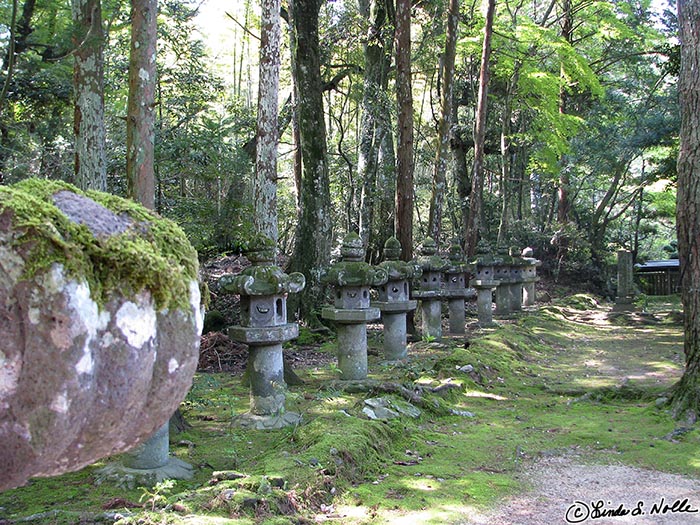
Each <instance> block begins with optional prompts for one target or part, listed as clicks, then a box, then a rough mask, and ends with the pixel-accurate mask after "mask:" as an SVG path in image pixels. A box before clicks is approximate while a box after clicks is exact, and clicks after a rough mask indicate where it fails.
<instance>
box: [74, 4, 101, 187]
mask: <svg viewBox="0 0 700 525" xmlns="http://www.w3.org/2000/svg"><path fill="white" fill-rule="evenodd" d="M72 15H73V23H74V24H75V32H74V35H73V44H74V46H75V47H76V50H75V53H74V60H75V62H74V66H73V91H74V97H75V106H74V118H73V127H74V132H75V181H76V184H77V185H78V186H79V187H80V188H82V189H88V188H90V189H96V190H101V191H106V190H107V156H106V153H105V120H104V59H103V51H104V30H103V27H102V6H101V4H100V0H72Z"/></svg>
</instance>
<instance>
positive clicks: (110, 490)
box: [0, 296, 700, 525]
mask: <svg viewBox="0 0 700 525" xmlns="http://www.w3.org/2000/svg"><path fill="white" fill-rule="evenodd" d="M677 307H678V305H677V302H676V303H674V302H673V301H672V300H671V299H670V298H667V299H663V300H661V301H659V300H647V301H646V304H645V305H642V306H640V310H639V311H638V312H636V313H632V314H622V315H611V313H610V308H609V306H607V307H606V306H604V305H600V304H598V303H597V301H595V300H593V299H592V298H590V297H582V296H574V297H571V298H568V299H566V300H563V301H561V302H558V303H555V304H553V305H550V306H545V307H541V308H539V309H537V310H534V311H529V312H524V313H522V314H519V315H518V316H517V317H516V318H514V319H510V320H508V321H504V322H502V323H501V325H500V326H499V327H498V328H495V329H488V330H476V329H474V330H472V331H471V332H470V333H469V335H468V336H467V339H466V340H465V339H464V338H460V339H449V338H447V339H446V340H444V341H443V343H442V344H437V343H427V342H419V343H414V344H412V345H411V348H410V359H409V360H408V362H406V363H402V364H398V365H396V364H386V363H382V362H381V359H380V357H377V356H374V357H372V358H371V361H370V370H371V376H372V379H373V380H374V382H373V383H371V384H370V385H364V386H362V385H359V386H357V385H356V386H355V387H353V388H344V387H343V384H342V383H340V382H338V381H337V371H336V370H335V369H334V367H333V366H330V367H324V368H319V369H311V370H306V371H300V375H302V377H303V378H304V380H305V384H304V385H302V386H299V387H294V388H293V389H292V392H291V393H290V396H289V399H288V402H287V408H288V409H289V410H294V411H295V412H300V413H302V414H303V415H304V422H303V424H302V425H300V426H298V427H296V428H291V429H285V430H279V431H274V432H267V433H265V432H258V431H248V430H240V429H236V428H232V427H231V426H230V421H231V419H232V417H233V416H234V415H235V414H237V413H240V412H243V411H245V410H246V409H247V407H248V391H247V389H246V388H245V387H243V386H241V384H240V379H239V378H235V377H231V376H228V375H225V374H202V375H198V376H197V378H196V381H195V385H194V387H193V389H192V391H191V392H190V394H189V396H188V398H187V400H186V401H185V403H184V404H183V407H182V408H183V411H184V414H185V416H186V418H187V420H188V421H189V422H190V423H191V424H192V428H191V429H190V430H188V431H186V432H184V433H182V434H179V435H177V436H173V443H172V452H173V453H174V454H176V455H178V456H180V457H181V458H182V459H184V460H186V461H188V462H190V463H192V464H194V465H195V466H197V474H196V476H195V478H194V479H193V480H192V481H180V482H177V483H172V484H168V483H166V484H164V485H161V486H156V487H154V488H149V489H146V488H138V487H137V488H134V489H122V488H116V487H114V486H107V485H100V486H95V485H94V484H93V481H94V477H95V471H96V469H97V468H99V466H100V465H95V466H93V467H90V468H87V469H85V470H83V471H81V472H78V473H74V474H69V475H65V476H62V477H60V478H53V479H38V480H34V481H33V482H32V483H31V484H30V485H29V486H27V487H24V488H21V489H16V490H13V491H9V492H6V493H3V494H0V523H21V521H19V520H21V519H23V518H26V517H27V516H33V519H32V521H31V522H32V523H57V524H64V523H65V524H68V523H71V524H73V523H96V522H106V523H112V522H115V521H116V522H117V523H120V524H144V525H148V524H161V523H162V524H165V523H172V524H177V523H196V524H203V525H206V524H224V523H227V524H247V523H270V524H278V523H279V524H282V523H314V522H318V521H330V522H335V523H350V524H361V523H378V524H381V523H387V524H389V523H392V524H395V523H411V524H413V523H434V524H442V523H465V522H468V519H469V516H470V515H472V514H474V513H478V512H481V511H483V510H484V509H488V508H489V507H490V506H492V505H493V504H495V503H496V502H497V500H498V499H499V498H502V497H503V496H506V495H508V494H513V493H516V492H518V491H521V490H524V489H525V488H526V487H523V486H522V485H521V481H519V479H521V478H520V477H519V476H518V473H519V472H520V471H521V470H522V469H523V467H524V466H525V465H527V464H529V463H530V462H532V461H536V460H537V459H538V458H540V457H543V456H545V457H546V456H552V455H559V454H567V453H571V452H576V453H577V454H578V455H580V456H581V457H582V458H583V459H584V460H585V461H588V462H591V463H611V462H613V463H623V464H629V465H635V466H642V467H647V468H651V469H658V470H663V471H667V472H675V473H682V474H688V475H692V476H698V475H700V433H699V432H698V431H697V430H696V429H695V428H694V427H689V428H685V426H684V425H683V424H682V423H678V422H675V421H673V420H672V419H671V417H670V416H669V414H668V413H667V411H666V410H665V407H664V405H663V395H664V393H665V391H666V390H667V389H668V388H669V387H670V386H671V385H672V384H673V382H674V381H675V380H676V379H677V378H678V377H679V376H680V374H681V372H682V363H683V359H682V333H681V326H680V325H678V324H677V323H675V322H674V319H676V316H674V315H673V314H672V313H671V312H672V310H673V309H674V308H677ZM370 341H371V344H372V345H374V347H375V348H374V350H378V349H379V347H380V341H379V338H377V337H370ZM324 348H329V350H330V351H332V345H329V344H328V343H326V344H324ZM373 353H375V354H376V353H378V352H373ZM377 396H383V397H386V398H388V399H394V400H395V401H396V402H397V404H400V402H399V399H402V400H405V399H412V400H413V404H414V405H416V406H418V407H419V408H420V410H421V415H420V417H418V418H412V417H409V416H402V417H399V418H396V419H393V420H390V421H371V420H368V419H367V418H366V417H365V416H364V415H363V413H362V408H363V403H364V400H365V399H367V398H370V397H377ZM236 473H239V474H240V475H241V477H238V474H236ZM227 478H231V479H227ZM234 478H237V479H234ZM3 518H4V519H5V520H6V521H5V522H3V521H2V519H3ZM25 523H26V522H25Z"/></svg>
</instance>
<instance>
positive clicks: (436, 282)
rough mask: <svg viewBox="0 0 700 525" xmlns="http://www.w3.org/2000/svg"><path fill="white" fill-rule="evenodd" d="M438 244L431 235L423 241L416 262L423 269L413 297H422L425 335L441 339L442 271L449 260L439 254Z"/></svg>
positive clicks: (421, 305)
mask: <svg viewBox="0 0 700 525" xmlns="http://www.w3.org/2000/svg"><path fill="white" fill-rule="evenodd" d="M436 253H437V245H436V244H435V241H434V240H433V239H432V238H431V237H427V238H426V239H425V241H423V245H422V247H421V254H420V256H419V257H418V259H417V260H416V263H417V264H418V266H420V268H421V269H422V271H423V275H422V276H421V278H420V279H419V280H418V283H419V287H418V289H417V290H413V297H415V298H416V299H420V308H421V319H422V330H423V336H428V337H433V338H435V339H436V340H438V341H439V340H440V338H441V337H442V317H441V313H442V311H441V310H442V308H441V301H442V294H441V292H440V286H441V284H442V272H443V271H444V270H445V269H446V268H447V266H448V264H449V263H448V262H447V261H446V260H445V259H443V258H442V257H439V256H438V255H437V254H436Z"/></svg>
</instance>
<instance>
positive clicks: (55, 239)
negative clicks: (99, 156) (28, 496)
mask: <svg viewBox="0 0 700 525" xmlns="http://www.w3.org/2000/svg"><path fill="white" fill-rule="evenodd" d="M197 272H198V263H197V254H196V252H195V251H194V249H193V248H192V246H191V245H190V244H189V242H188V241H187V238H186V237H185V235H184V233H183V232H182V231H181V230H180V229H179V228H178V227H177V226H176V225H175V224H174V223H172V222H171V221H168V220H166V219H162V218H160V217H158V216H157V215H156V214H154V213H152V212H150V211H149V210H146V209H145V208H143V207H142V206H139V205H138V204H136V203H133V202H131V201H127V200H125V199H121V198H119V197H116V196H114V195H108V194H102V193H99V192H89V193H83V192H81V191H80V190H78V189H77V188H75V187H73V186H70V185H68V184H65V183H60V182H56V181H45V180H26V181H23V182H21V183H19V184H16V185H13V186H0V490H4V489H8V488H11V487H16V486H18V485H21V484H23V483H25V482H26V481H27V479H28V478H29V477H32V476H52V475H57V474H61V473H64V472H68V471H72V470H78V469H80V468H82V467H84V466H86V465H89V464H90V463H93V462H95V461H97V460H98V459H100V458H102V457H105V456H109V455H113V454H118V453H121V452H125V451H127V450H129V449H132V448H133V447H134V446H136V445H138V444H139V443H141V442H143V441H144V440H146V439H147V438H148V437H149V436H151V435H152V434H153V433H154V431H156V430H157V429H159V428H161V427H162V426H163V425H164V424H165V423H166V422H167V421H168V419H169V418H170V416H171V415H172V414H173V412H175V410H176V409H177V407H178V405H179V404H180V402H181V401H182V399H183V398H184V397H185V395H186V393H187V391H188V390H189V387H190V385H191V382H192V376H193V375H194V372H195V369H196V367H197V361H198V358H199V335H200V332H201V328H202V315H201V309H200V291H199V286H198V282H197Z"/></svg>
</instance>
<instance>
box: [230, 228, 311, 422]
mask: <svg viewBox="0 0 700 525" xmlns="http://www.w3.org/2000/svg"><path fill="white" fill-rule="evenodd" d="M274 248H275V247H274V243H273V242H272V241H271V240H270V239H268V238H266V237H262V236H261V237H259V238H258V239H256V241H255V242H254V243H252V244H251V248H250V249H249V250H248V251H247V252H246V256H247V257H248V259H249V260H250V262H251V263H252V265H251V266H249V267H248V268H246V269H245V270H243V272H241V274H240V275H236V276H228V275H225V276H223V277H222V278H221V279H220V280H219V285H220V287H221V289H222V290H223V291H225V292H228V293H235V294H239V295H240V296H241V324H240V326H232V327H230V328H229V330H228V333H229V336H230V337H231V339H233V340H234V341H239V342H241V343H245V344H247V345H248V346H249V348H250V350H249V351H250V353H249V355H248V371H247V373H248V375H249V378H250V412H249V413H246V414H242V415H240V416H238V417H237V418H236V420H235V423H236V424H239V425H241V426H244V427H252V428H257V429H259V430H264V429H275V428H282V427H285V426H289V425H295V424H297V423H299V421H300V420H301V416H300V415H299V414H296V413H293V412H286V411H285V407H284V403H285V397H286V396H285V392H286V384H285V382H284V363H283V359H282V343H284V342H285V341H289V340H291V339H294V338H295V337H297V336H298V335H299V325H298V324H296V323H288V322H287V294H289V293H290V292H291V293H298V292H300V291H301V290H303V289H304V286H305V284H306V279H305V277H304V275H303V274H301V273H298V272H295V273H291V274H289V275H287V274H286V273H284V272H283V271H282V269H281V268H280V267H278V266H275V264H274V256H275V255H274V254H275V250H274Z"/></svg>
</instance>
